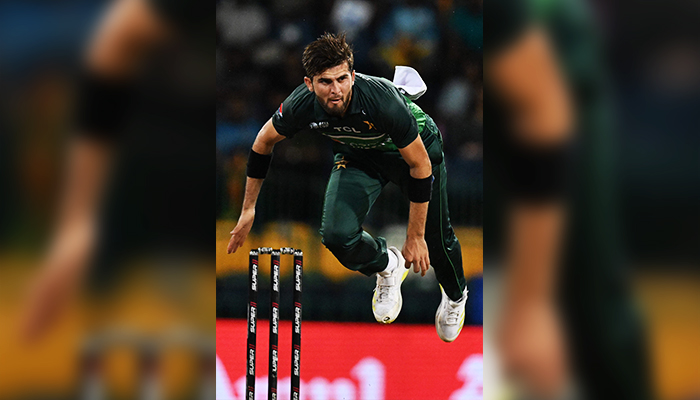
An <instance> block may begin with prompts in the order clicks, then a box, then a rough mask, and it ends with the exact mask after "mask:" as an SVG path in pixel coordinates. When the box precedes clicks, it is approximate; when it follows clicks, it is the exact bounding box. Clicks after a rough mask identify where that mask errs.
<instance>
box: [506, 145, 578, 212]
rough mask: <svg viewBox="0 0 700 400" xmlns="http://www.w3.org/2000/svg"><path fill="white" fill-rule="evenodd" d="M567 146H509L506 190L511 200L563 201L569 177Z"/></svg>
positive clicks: (569, 154)
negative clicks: (561, 199)
mask: <svg viewBox="0 0 700 400" xmlns="http://www.w3.org/2000/svg"><path fill="white" fill-rule="evenodd" d="M571 159H572V151H571V147H570V145H569V144H568V143H567V144H557V145H552V146H548V147H534V146H529V145H526V144H522V143H520V144H515V143H511V144H510V146H508V152H507V158H506V163H505V167H506V171H505V172H506V177H507V179H506V185H507V186H506V189H507V190H508V191H509V192H510V195H511V196H512V198H513V199H514V200H526V201H549V200H556V199H560V198H562V197H563V196H564V195H565V193H566V189H567V182H568V180H569V179H568V178H569V176H570V173H571V164H572V162H571Z"/></svg>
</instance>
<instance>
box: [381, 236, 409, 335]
mask: <svg viewBox="0 0 700 400" xmlns="http://www.w3.org/2000/svg"><path fill="white" fill-rule="evenodd" d="M388 250H389V251H390V252H392V253H394V254H395V255H396V257H395V258H394V260H396V261H393V262H392V258H393V257H391V256H390V257H389V265H387V268H386V269H385V270H384V271H382V272H378V273H377V286H376V287H375V288H374V295H373V296H372V312H374V318H375V319H376V320H377V322H381V323H383V324H390V323H392V322H394V320H395V319H396V317H398V316H399V312H401V306H402V305H403V299H402V298H401V283H402V282H403V280H404V279H406V276H407V275H408V271H410V270H409V269H408V268H406V267H405V266H404V263H405V261H404V258H403V256H402V255H401V251H399V249H397V248H396V247H393V246H392V247H389V249H388Z"/></svg>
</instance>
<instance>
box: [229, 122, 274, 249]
mask: <svg viewBox="0 0 700 400" xmlns="http://www.w3.org/2000/svg"><path fill="white" fill-rule="evenodd" d="M283 139H285V136H282V135H280V134H279V133H277V130H276V129H275V127H274V126H273V125H272V119H270V120H268V121H267V122H266V123H265V125H263V127H262V129H260V132H258V136H257V137H256V138H255V142H254V143H253V147H252V152H255V153H257V154H258V155H263V156H268V155H270V154H272V149H273V148H274V147H275V144H276V143H277V142H279V141H281V140H283ZM251 156H252V153H251ZM248 165H249V171H248V176H247V177H246V184H245V196H244V197H243V208H242V210H241V216H240V217H239V218H238V223H237V224H236V227H235V228H233V230H232V231H231V240H229V242H228V248H227V251H228V253H229V254H231V253H235V252H236V250H238V248H239V247H241V246H243V243H244V242H245V240H246V238H247V237H248V234H249V233H250V229H251V228H252V227H253V221H254V220H255V204H256V203H257V201H258V195H259V194H260V188H261V187H262V183H263V181H264V180H265V178H255V177H251V176H250V175H251V173H250V165H251V160H250V159H249V160H248Z"/></svg>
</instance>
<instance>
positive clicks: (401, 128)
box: [374, 86, 418, 149]
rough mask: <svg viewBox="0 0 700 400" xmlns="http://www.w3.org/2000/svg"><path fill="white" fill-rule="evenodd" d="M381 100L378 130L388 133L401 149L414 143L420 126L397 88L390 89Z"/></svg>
mask: <svg viewBox="0 0 700 400" xmlns="http://www.w3.org/2000/svg"><path fill="white" fill-rule="evenodd" d="M382 97H383V98H380V99H378V100H379V103H378V105H379V110H380V112H379V115H377V116H375V118H374V119H375V121H376V122H377V129H379V130H380V131H383V132H386V133H387V134H389V136H390V137H391V141H392V142H393V143H394V145H396V147H398V148H399V149H403V148H404V147H406V146H408V145H409V144H411V143H413V141H414V140H416V137H418V124H417V123H416V119H415V118H414V117H413V114H412V113H411V110H409V109H408V105H407V104H406V100H405V99H404V98H403V95H402V94H401V93H400V92H399V91H398V89H396V88H395V87H393V86H392V87H388V88H387V90H386V91H385V94H384V96H382Z"/></svg>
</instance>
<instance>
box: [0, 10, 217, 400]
mask: <svg viewBox="0 0 700 400" xmlns="http://www.w3.org/2000/svg"><path fill="white" fill-rule="evenodd" d="M136 1H139V0H136ZM113 3H116V2H109V1H83V0H61V1H44V0H32V1H3V2H0V54H2V56H0V71H2V72H0V87H2V90H1V91H0V92H1V93H0V360H1V361H0V398H2V399H77V398H84V399H103V398H112V399H117V398H121V399H140V398H168V399H188V398H200V397H199V396H203V397H204V398H213V391H214V386H215V382H214V359H215V356H214V347H215V282H214V274H215V271H214V255H213V252H212V251H211V250H212V247H211V242H212V238H213V232H212V229H211V227H212V223H211V215H212V213H213V201H212V200H213V198H212V197H213V194H214V190H215V188H214V181H213V176H214V174H215V168H214V167H215V160H214V156H213V150H214V137H213V128H214V124H213V123H212V121H211V116H212V115H213V113H214V107H213V104H214V101H213V99H214V83H215V76H214V72H213V71H214V63H215V60H214V42H215V36H214V25H215V9H214V4H213V3H212V4H210V5H209V6H208V9H206V7H205V10H204V12H202V11H201V10H199V11H197V10H194V11H193V10H190V11H191V12H190V13H189V14H188V22H189V23H191V24H189V23H188V24H179V23H178V22H173V21H172V20H171V19H170V15H166V14H164V13H162V9H161V8H157V7H155V5H156V4H160V3H158V2H150V3H148V4H149V5H148V7H152V8H149V10H151V11H153V12H154V15H156V19H158V20H159V21H167V22H166V23H167V24H171V25H169V26H171V27H172V28H173V30H172V32H174V34H175V35H176V36H178V39H177V40H175V41H174V42H170V43H169V44H168V45H166V46H165V47H164V48H160V49H159V51H158V52H154V53H153V57H150V58H149V60H148V62H146V63H144V69H143V70H142V71H141V72H142V74H140V75H139V76H138V77H137V78H135V79H136V80H135V82H132V83H134V93H133V99H132V100H133V103H132V108H131V109H130V111H128V113H127V117H126V123H125V128H124V129H123V131H121V132H119V133H118V135H117V136H116V137H115V138H114V139H113V140H112V142H111V145H110V146H109V147H110V149H111V151H112V152H113V155H114V159H113V162H112V163H111V164H112V165H111V168H109V170H110V172H109V174H108V176H104V177H101V179H100V184H101V186H102V185H103V186H104V190H103V191H102V192H103V198H104V201H103V202H101V204H100V205H99V207H98V209H99V210H100V212H99V214H100V215H99V223H98V226H99V228H98V232H97V233H95V234H94V235H93V236H94V238H92V239H94V240H95V242H96V243H95V246H94V247H92V248H91V249H90V250H89V253H91V254H92V255H93V256H92V257H91V261H90V263H89V265H88V268H87V270H88V272H87V273H86V274H85V276H82V277H81V278H80V279H78V280H79V281H81V283H82V284H80V285H77V286H75V287H71V291H70V292H69V293H65V294H66V296H65V297H64V296H56V297H57V298H56V299H55V303H56V305H57V307H56V308H57V309H58V312H57V313H55V315H52V316H53V317H55V318H50V319H49V318H48V316H47V318H46V322H47V324H46V329H44V330H43V331H42V332H40V334H37V335H36V336H34V337H31V338H30V337H29V336H28V335H27V334H26V332H23V331H22V328H23V322H26V318H27V316H28V314H29V309H30V307H29V305H30V301H29V300H30V298H31V297H32V294H36V293H35V292H34V291H33V290H32V289H36V288H37V283H38V281H39V277H40V276H42V274H43V273H45V272H46V271H47V268H46V264H47V259H48V258H49V257H48V254H49V253H50V251H49V250H50V249H51V247H52V243H55V242H56V241H57V239H60V238H58V237H56V234H55V232H56V231H57V226H58V225H59V222H60V217H59V210H60V207H59V206H60V204H59V203H60V201H59V199H60V197H61V195H62V194H63V192H65V191H66V180H67V179H66V174H67V171H68V168H67V164H68V160H69V158H70V155H69V153H68V149H69V148H70V146H71V143H74V141H75V140H76V139H77V140H80V139H78V138H79V137H80V136H79V135H76V133H77V132H76V129H75V125H74V118H73V117H74V110H75V108H76V98H77V96H78V92H79V90H78V84H77V83H78V81H79V78H80V74H81V71H84V69H85V63H84V60H85V53H86V48H87V46H88V43H89V42H90V41H91V39H92V38H93V37H94V33H93V32H94V31H95V30H96V27H97V26H98V25H99V24H100V20H101V17H102V16H103V15H104V14H105V12H106V10H107V7H108V6H110V5H111V4H113ZM121 3H124V2H123V1H122V2H121ZM203 4H205V3H203ZM205 6H206V4H205ZM137 40H138V39H137ZM79 241H80V240H77V241H73V242H70V241H68V242H70V245H71V246H73V245H75V246H73V247H77V248H80V247H81V245H80V244H78V243H77V242H79ZM202 243H204V245H202ZM71 246H68V247H71ZM54 250H55V249H54ZM63 250H64V252H63V254H70V253H71V251H72V250H71V249H70V248H63ZM54 266H56V265H54ZM59 267H60V268H63V267H66V266H65V265H62V266H59ZM78 269H79V270H82V268H78ZM74 270H75V269H74V268H73V266H68V268H66V269H65V271H66V272H65V273H64V274H57V275H54V278H55V277H56V276H58V278H59V279H61V278H64V277H65V278H66V279H70V276H69V275H70V271H74ZM49 298H50V297H49ZM52 305H53V304H49V306H52ZM49 314H51V313H49ZM207 390H209V394H210V396H209V397H207ZM147 396H150V397H147ZM153 396H157V397H153Z"/></svg>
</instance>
